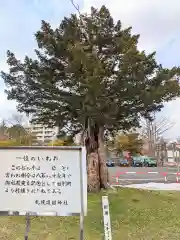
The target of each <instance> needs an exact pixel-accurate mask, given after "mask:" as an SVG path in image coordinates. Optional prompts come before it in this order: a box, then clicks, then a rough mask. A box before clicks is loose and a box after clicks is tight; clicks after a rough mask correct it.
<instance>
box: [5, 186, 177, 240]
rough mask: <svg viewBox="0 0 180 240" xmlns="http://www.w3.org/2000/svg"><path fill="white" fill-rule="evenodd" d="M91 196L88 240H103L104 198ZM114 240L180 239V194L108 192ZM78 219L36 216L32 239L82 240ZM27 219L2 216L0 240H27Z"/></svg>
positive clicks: (128, 191)
mask: <svg viewBox="0 0 180 240" xmlns="http://www.w3.org/2000/svg"><path fill="white" fill-rule="evenodd" d="M102 195H103V193H100V194H97V195H93V194H90V195H89V197H88V216H87V217H86V218H85V236H86V237H85V239H86V240H92V239H93V240H99V239H103V221H102V209H101V196H102ZM108 195H109V201H110V214H111V220H112V231H113V240H121V239H122V240H131V239H132V240H177V239H180V204H179V203H180V193H177V192H173V193H171V192H158V191H144V190H136V189H119V190H118V192H117V193H114V192H108ZM78 224H79V219H78V218H77V217H64V218H61V217H37V218H33V219H32V221H31V230H30V233H29V239H30V240H59V239H62V240H73V239H79V225H78ZM24 231H25V217H0V240H22V239H24V238H23V236H24Z"/></svg>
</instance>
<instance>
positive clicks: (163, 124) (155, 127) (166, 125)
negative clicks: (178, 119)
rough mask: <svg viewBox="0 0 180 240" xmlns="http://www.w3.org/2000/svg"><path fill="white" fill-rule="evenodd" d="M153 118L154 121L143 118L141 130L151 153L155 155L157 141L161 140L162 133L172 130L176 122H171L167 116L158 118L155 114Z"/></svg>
mask: <svg viewBox="0 0 180 240" xmlns="http://www.w3.org/2000/svg"><path fill="white" fill-rule="evenodd" d="M153 119H154V120H153V121H150V120H148V119H143V120H142V123H141V128H140V129H139V132H140V135H141V136H142V137H143V139H145V140H146V141H148V148H149V151H150V154H152V155H153V156H154V155H155V151H156V144H157V142H159V141H160V139H161V137H162V135H163V134H164V133H165V132H167V131H168V130H170V129H171V128H172V127H173V126H174V125H175V123H173V122H171V121H170V119H169V118H167V117H160V118H158V119H157V118H156V116H155V114H154V116H153Z"/></svg>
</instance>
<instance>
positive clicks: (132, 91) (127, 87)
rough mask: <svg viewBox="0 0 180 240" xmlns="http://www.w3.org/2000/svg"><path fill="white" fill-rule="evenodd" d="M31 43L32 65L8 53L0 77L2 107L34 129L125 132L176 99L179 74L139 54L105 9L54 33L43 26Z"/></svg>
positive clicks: (132, 38) (134, 42) (134, 38)
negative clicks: (27, 118) (11, 104)
mask: <svg viewBox="0 0 180 240" xmlns="http://www.w3.org/2000/svg"><path fill="white" fill-rule="evenodd" d="M35 37H36V40H37V44H38V49H37V50H36V54H37V60H33V59H31V58H30V57H28V56H26V57H25V59H24V62H21V61H19V60H18V59H16V57H15V54H14V53H12V52H10V51H8V52H7V63H8V65H9V67H10V71H9V73H5V72H2V74H1V76H2V78H3V80H4V82H5V84H6V87H7V88H6V93H7V96H8V99H13V100H16V101H17V103H18V110H19V111H22V112H26V113H32V114H33V115H34V120H36V121H37V122H39V123H44V124H48V125H51V126H52V125H58V126H59V127H60V129H65V128H66V129H67V128H68V131H69V132H71V133H73V134H75V133H77V132H79V131H80V130H83V129H91V128H93V131H94V132H95V131H96V130H97V132H98V129H99V128H100V127H104V128H105V129H108V130H111V129H117V130H119V129H129V128H130V127H132V126H138V125H139V120H140V117H141V116H145V117H150V115H151V112H154V111H160V110H161V108H162V107H163V104H164V102H166V101H169V100H171V99H173V98H175V97H176V96H179V94H180V87H179V83H178V82H177V81H176V80H174V79H173V77H174V76H175V75H177V74H178V73H179V69H178V68H175V67H174V68H172V69H166V68H163V67H162V66H161V65H159V64H158V63H157V62H156V60H155V53H151V54H146V53H145V52H144V51H139V50H138V49H137V44H138V39H139V35H132V34H131V27H129V28H127V29H122V27H121V22H120V21H118V22H117V23H116V22H115V21H114V20H113V18H112V17H111V15H110V13H109V10H108V9H107V8H106V7H105V6H102V7H101V9H100V10H97V9H95V8H91V14H90V15H87V14H84V15H81V18H80V19H79V18H78V17H77V16H76V15H74V14H72V15H71V17H70V18H64V20H63V21H62V22H61V24H60V25H59V27H58V28H57V29H55V30H53V29H52V27H51V26H50V24H49V23H47V22H45V21H42V25H41V30H40V31H38V32H37V33H36V34H35ZM90 132H91V131H90Z"/></svg>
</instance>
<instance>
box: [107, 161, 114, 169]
mask: <svg viewBox="0 0 180 240" xmlns="http://www.w3.org/2000/svg"><path fill="white" fill-rule="evenodd" d="M106 166H107V167H114V166H115V163H114V162H113V161H111V160H108V161H107V162H106Z"/></svg>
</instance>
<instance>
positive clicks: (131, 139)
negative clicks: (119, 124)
mask: <svg viewBox="0 0 180 240" xmlns="http://www.w3.org/2000/svg"><path fill="white" fill-rule="evenodd" d="M142 146H143V140H142V139H141V138H139V134H138V133H127V134H119V135H117V136H116V139H115V149H116V150H117V152H119V153H121V152H123V151H129V152H130V153H131V154H136V153H140V152H141V150H142Z"/></svg>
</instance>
